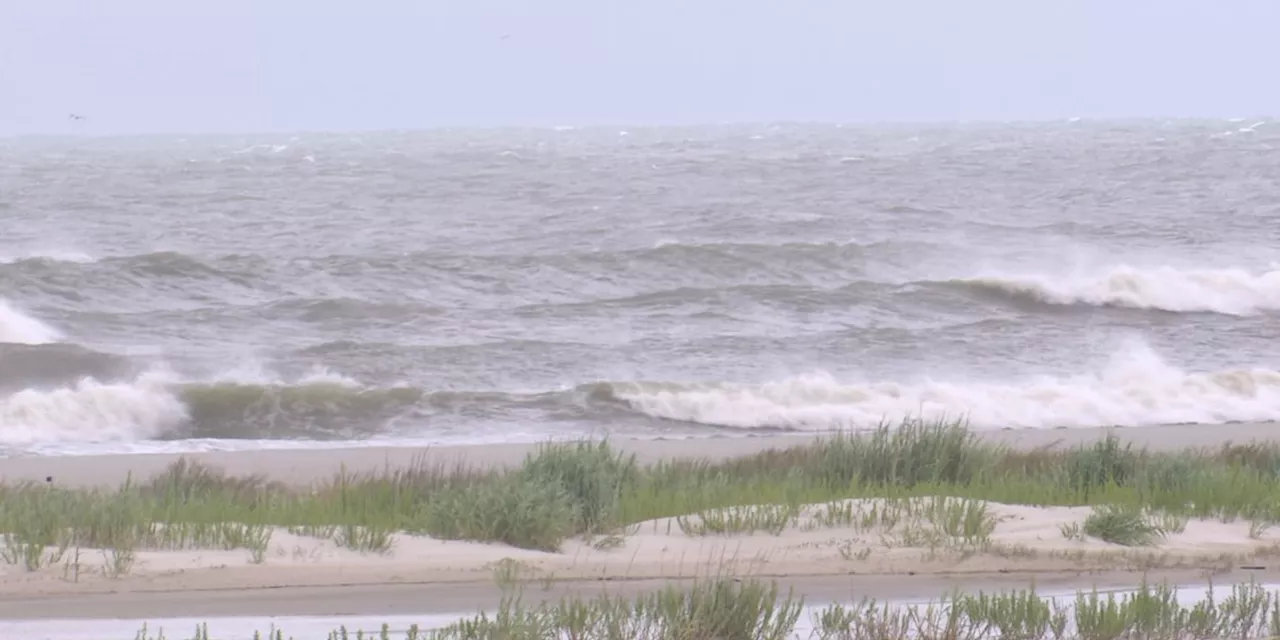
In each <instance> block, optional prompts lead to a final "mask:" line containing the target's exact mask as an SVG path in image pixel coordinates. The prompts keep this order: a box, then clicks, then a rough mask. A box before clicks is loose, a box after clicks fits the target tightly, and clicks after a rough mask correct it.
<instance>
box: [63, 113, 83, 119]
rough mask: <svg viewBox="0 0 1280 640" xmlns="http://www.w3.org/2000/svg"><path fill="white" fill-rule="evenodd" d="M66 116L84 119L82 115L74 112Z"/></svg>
mask: <svg viewBox="0 0 1280 640" xmlns="http://www.w3.org/2000/svg"><path fill="white" fill-rule="evenodd" d="M67 117H68V118H70V119H71V120H84V116H82V115H79V114H75V113H73V114H70V115H68V116H67Z"/></svg>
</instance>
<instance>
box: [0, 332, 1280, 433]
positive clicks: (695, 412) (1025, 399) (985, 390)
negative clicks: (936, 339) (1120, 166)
mask: <svg viewBox="0 0 1280 640" xmlns="http://www.w3.org/2000/svg"><path fill="white" fill-rule="evenodd" d="M529 411H534V412H536V413H537V414H538V417H542V418H546V417H548V416H550V417H555V418H559V419H574V418H579V419H580V418H589V419H593V420H604V419H615V420H616V419H618V418H622V417H626V416H631V417H632V418H640V419H658V420H663V421H672V422H675V423H691V424H698V425H705V426H711V427H717V428H723V429H731V430H744V429H746V430H750V429H771V430H777V429H785V430H797V431H810V430H811V431H825V430H830V429H858V428H870V427H874V426H876V425H877V424H879V423H880V422H882V421H884V420H896V419H898V418H901V417H903V416H905V415H916V416H922V417H925V418H946V417H950V418H954V417H957V416H965V417H967V418H968V420H969V422H970V424H971V425H972V426H973V427H974V428H978V429H997V428H1004V427H1023V428H1052V427H1059V426H1065V427H1098V426H1145V425H1159V424H1186V423H1202V424H1221V423H1229V422H1246V421H1274V420H1280V371H1275V370H1271V369H1261V368H1252V369H1248V368H1242V369H1234V370H1221V371H1211V372H1187V371H1182V370H1179V369H1177V368H1175V367H1172V366H1170V365H1168V364H1167V363H1165V362H1164V361H1162V360H1161V359H1160V358H1159V357H1158V356H1156V355H1155V354H1154V353H1152V352H1150V351H1149V350H1147V349H1146V348H1131V349H1129V350H1126V351H1124V352H1121V353H1118V354H1116V356H1115V357H1114V358H1113V359H1112V361H1111V362H1110V363H1108V364H1107V365H1106V366H1105V367H1102V368H1101V369H1100V370H1099V371H1096V372H1086V373H1082V374H1079V375H1073V376H1057V377H1051V376H1042V377H1034V378H1026V379H1021V380H1010V381H1003V382H972V381H964V380H953V381H947V380H922V381H917V382H905V381H881V382H854V381H841V380H838V379H836V378H834V377H832V376H830V375H826V374H812V375H804V376H796V377H792V378H787V379H782V380H777V381H773V382H767V383H763V384H743V383H728V382H714V383H678V382H624V381H612V382H609V381H605V382H595V383H587V384H581V385H578V386H576V387H572V388H566V389H561V390H549V391H544V392H533V393H508V392H499V391H439V390H427V389H421V388H417V387H412V386H400V387H376V386H367V385H362V384H359V383H357V382H355V381H351V380H346V379H343V378H341V377H335V376H332V375H317V376H311V377H308V378H304V379H301V380H297V381H294V382H261V381H259V382H247V381H243V382H242V381H222V382H190V381H183V380H180V379H178V378H177V377H176V376H174V375H172V374H167V373H164V372H157V371H151V372H148V373H145V374H143V375H141V376H138V377H137V378H135V379H133V380H130V381H125V382H99V381H96V380H93V379H91V378H85V379H82V380H79V381H77V382H75V383H74V384H70V385H66V386H62V387H58V388H56V389H46V390H37V389H24V390H22V391H19V392H17V393H13V394H11V395H8V396H5V397H2V398H0V445H8V446H23V445H31V444H46V443H66V442H76V443H84V442H131V441H140V440H173V439H181V438H213V439H281V440H333V439H343V440H350V439H366V438H369V437H373V436H377V435H382V434H387V433H395V434H397V435H410V436H413V435H430V431H431V429H432V428H433V426H435V425H438V424H439V421H442V420H443V421H448V420H449V419H450V418H452V417H456V416H458V415H464V416H467V417H475V416H490V417H495V416H507V417H510V416H515V415H523V416H526V417H529V414H528V412H529Z"/></svg>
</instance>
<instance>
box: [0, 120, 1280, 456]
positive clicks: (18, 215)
mask: <svg viewBox="0 0 1280 640" xmlns="http://www.w3.org/2000/svg"><path fill="white" fill-rule="evenodd" d="M1278 151H1280V122H1277V121H1274V120H1266V119H1262V120H1259V119H1247V120H1177V121H1170V120H1144V121H1089V120H1083V121H1062V122H1056V123H1043V124H990V125H955V126H933V127H928V126H906V125H903V126H880V127H876V126H870V125H867V126H846V127H842V126H837V125H768V124H759V125H736V126H721V127H701V128H630V129H625V130H619V129H618V128H586V129H572V128H559V129H506V130H438V131H432V132H388V133H376V134H374V133H369V134H305V135H302V134H299V135H261V136H223V137H197V136H191V137H176V136H168V137H166V136H152V137H138V138H13V139H7V140H0V216H3V218H4V220H5V232H4V235H3V238H2V239H0V297H2V298H3V302H0V451H7V452H10V453H16V452H41V453H55V452H93V451H154V450H194V449H207V448H244V447H261V446H313V445H314V444H316V443H326V444H336V443H341V442H347V441H360V442H377V443H416V444H421V443H424V442H490V441H511V440H531V439H543V438H546V437H578V436H582V435H586V434H601V433H613V434H620V435H637V436H645V437H655V436H664V437H675V436H681V437H684V436H712V435H716V436H743V435H749V434H755V433H766V432H767V433H774V432H779V431H810V430H825V429H830V428H866V427H872V426H874V425H876V424H877V423H878V422H879V421H881V420H885V419H887V420H891V421H896V420H898V419H900V418H902V417H903V416H904V415H907V414H917V415H918V414H924V415H927V416H941V415H947V416H960V415H962V414H967V415H968V417H969V419H970V421H971V424H972V425H973V426H974V427H975V428H978V429H999V428H1004V427H1023V428H1053V427H1089V426H1104V425H1126V426H1147V425H1157V424H1172V423H1197V424H1204V425H1206V428H1211V427H1210V426H1209V425H1213V424H1221V423H1225V422H1233V421H1274V420H1280V340H1278V338H1280V323H1278V322H1277V318H1278V317H1280V266H1278V265H1277V264H1276V263H1277V262H1280V260H1277V258H1276V255H1275V247H1277V246H1280V225H1276V224H1275V220H1276V219H1277V216H1280V210H1278V208H1277V207H1278V205H1277V204H1276V203H1277V202H1280V155H1277V152H1278Z"/></svg>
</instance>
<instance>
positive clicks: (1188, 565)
mask: <svg viewBox="0 0 1280 640" xmlns="http://www.w3.org/2000/svg"><path fill="white" fill-rule="evenodd" d="M971 433H972V434H973V435H974V436H976V437H977V438H978V439H979V440H980V441H983V442H988V443H999V444H1002V445H1005V446H1008V447H1010V448H1012V449H1020V450H1040V449H1061V448H1070V447H1074V446H1076V445H1080V444H1087V443H1090V442H1096V441H1097V440H1099V439H1102V438H1105V437H1108V436H1115V437H1117V438H1119V439H1120V441H1121V442H1122V443H1127V444H1131V445H1132V446H1134V447H1135V448H1138V449H1144V448H1145V449H1149V450H1152V451H1160V452H1170V451H1179V450H1186V449H1215V448H1218V447H1221V446H1222V445H1224V444H1226V443H1228V442H1234V443H1237V444H1243V443H1247V442H1250V441H1268V440H1271V441H1274V440H1280V425H1278V424H1276V423H1251V424H1235V425H1211V426H1206V425H1184V426H1172V427H1143V428H1108V429H1054V430H1030V429H1029V430H1002V431H989V432H983V431H973V432H971ZM823 435H827V434H821V433H819V434H810V435H786V436H760V437H744V438H715V439H702V440H696V441H690V440H627V439H621V438H610V439H609V440H610V442H611V444H613V445H614V446H615V447H616V448H617V449H619V450H621V451H623V452H626V453H631V454H635V456H636V458H637V461H638V462H639V463H640V464H641V465H649V464H653V463H656V462H660V461H672V460H678V459H705V460H710V461H722V460H725V459H730V458H737V457H744V456H749V455H752V454H757V453H760V452H762V451H766V450H770V449H780V448H786V447H792V446H797V445H803V444H806V443H808V442H811V441H812V440H813V439H816V438H820V437H822V436H823ZM538 446H539V445H537V444H523V443H520V444H515V443H512V444H499V445H468V446H449V447H431V448H418V447H413V448H354V449H353V448H348V449H297V450H265V451H237V452H207V453H198V454H130V455H103V456H70V457H38V456H32V457H25V458H9V459H0V482H3V483H8V484H13V483H21V482H28V481H30V482H34V483H37V484H41V485H43V484H46V478H47V477H52V478H53V479H52V481H51V482H52V484H53V485H55V486H58V487H63V488H93V487H106V488H110V489H114V488H116V487H118V486H120V485H121V484H122V483H124V482H125V481H126V480H127V479H130V478H131V479H132V480H133V481H145V480H147V479H148V478H149V477H150V476H152V475H154V474H156V473H158V472H161V471H163V470H164V469H165V468H166V467H167V466H168V465H170V464H172V463H173V462H174V461H176V460H178V459H180V458H187V459H188V460H192V461H197V462H200V463H203V464H206V465H208V466H210V467H212V468H214V469H216V470H219V471H222V472H224V473H226V474H228V475H230V476H245V475H250V474H260V475H263V476H266V478H268V479H270V480H275V481H280V482H283V483H286V484H292V485H296V486H306V485H310V484H313V483H315V482H318V481H325V480H330V479H332V478H333V477H334V475H335V474H336V473H338V472H340V471H343V470H345V471H346V472H347V473H350V474H362V473H371V472H380V471H384V470H386V469H387V468H398V467H406V466H410V465H413V464H415V463H417V464H424V463H425V464H428V465H442V466H443V467H445V468H449V467H452V466H454V465H459V464H466V465H469V466H472V467H475V468H500V467H508V466H514V465H518V464H520V463H522V462H523V461H524V460H525V457H526V455H528V454H529V453H531V452H534V451H536V450H537V448H538ZM851 500H852V499H851ZM876 500H879V499H872V500H870V501H868V500H861V501H859V500H853V502H860V503H861V504H863V505H864V506H868V507H869V508H873V509H874V508H875V507H874V505H872V504H871V503H873V502H875V501H876ZM810 506H813V505H810ZM858 508H859V509H861V507H858ZM988 508H989V509H990V510H991V514H992V516H993V517H994V518H995V520H993V522H994V523H998V524H993V526H995V527H996V529H995V531H994V532H993V534H992V540H993V541H995V542H997V543H999V544H1000V545H1002V546H1001V549H1003V550H1002V551H1000V552H996V551H994V548H993V550H992V551H988V552H980V553H978V554H976V555H972V554H970V555H965V554H960V555H957V556H955V557H948V558H945V559H935V558H932V557H931V556H928V555H927V554H926V549H923V548H921V549H916V548H915V545H913V544H905V546H903V545H899V544H894V545H890V544H889V543H887V542H884V539H883V538H882V537H881V538H877V537H876V536H877V535H880V534H875V533H874V532H872V533H870V534H868V535H862V534H857V535H854V536H853V538H850V535H851V533H853V532H852V531H837V530H834V529H822V528H805V527H803V526H800V524H801V523H800V522H799V521H798V520H797V522H796V524H795V525H794V526H789V527H788V529H787V531H786V532H785V533H781V534H775V535H766V534H763V533H759V534H753V533H745V534H731V535H724V536H719V535H710V536H690V535H686V534H684V533H681V532H680V528H679V527H673V524H672V523H673V520H674V518H660V519H657V520H648V521H645V522H642V523H639V524H637V529H636V530H635V531H633V532H631V533H628V534H627V535H626V537H625V540H626V541H625V544H624V545H623V546H622V547H619V548H613V547H608V548H606V547H598V546H595V545H594V544H592V543H589V542H587V541H584V540H577V539H573V540H569V541H567V542H566V543H565V544H564V546H563V548H562V549H560V550H558V551H534V550H530V549H527V548H517V547H512V546H507V545H504V544H499V543H481V542H469V541H464V540H451V541H448V540H437V539H433V538H429V537H422V536H407V535H397V540H396V542H395V546H394V549H393V552H392V553H390V554H383V555H379V554H375V553H363V552H357V551H353V550H345V549H341V548H339V547H338V546H335V544H334V542H333V541H332V540H329V539H321V538H315V537H309V536H308V535H307V534H303V533H297V532H292V531H289V530H287V529H285V528H280V527H277V528H276V529H275V531H274V534H273V536H272V538H271V539H270V540H271V542H270V544H271V547H270V553H268V554H267V555H266V556H265V558H266V561H265V564H262V560H261V559H260V560H259V561H257V562H252V561H250V560H249V558H248V554H247V553H246V552H245V551H244V550H243V549H236V550H221V549H216V548H201V549H191V550H186V551H161V550H156V551H151V550H140V551H139V552H138V558H137V560H138V563H139V565H138V566H139V567H141V568H142V570H141V571H140V572H137V573H133V574H128V575H124V576H122V577H117V578H109V577H106V576H102V577H95V576H93V575H90V574H86V575H90V577H89V578H86V579H83V580H82V579H81V575H80V574H79V573H76V577H75V580H71V579H69V578H68V577H67V576H66V575H65V569H64V568H63V567H62V566H54V565H50V566H47V567H45V568H42V569H40V570H39V571H34V572H31V571H24V570H22V569H21V568H20V567H19V566H15V565H14V564H9V565H4V564H0V619H11V620H12V619H58V618H67V617H68V616H69V615H70V617H73V618H106V617H111V618H148V617H199V616H210V617H222V616H246V615H249V616H251V615H262V616H273V615H316V616H320V615H343V614H352V615H379V614H382V615H398V614H423V615H426V614H431V613H454V612H457V611H474V610H477V609H480V608H486V609H492V607H494V606H495V605H496V604H497V602H498V600H499V599H500V597H501V595H502V588H501V586H500V585H499V584H498V583H497V582H496V581H495V576H497V575H498V569H497V568H498V567H500V566H502V565H503V564H504V563H511V564H516V565H521V566H522V567H528V568H531V570H532V571H534V572H533V573H530V574H523V573H522V575H526V576H527V577H526V578H524V580H525V581H526V583H527V585H526V588H525V594H526V598H527V599H528V600H530V601H536V600H542V599H551V600H558V599H559V598H561V597H564V596H566V595H574V594H578V595H584V596H588V597H589V596H591V595H595V594H598V593H600V592H601V591H608V592H610V593H614V594H619V595H628V594H635V593H637V592H640V591H647V590H651V589H654V588H659V587H661V586H662V585H664V584H666V583H669V582H672V581H682V580H688V579H691V578H696V577H707V576H709V575H711V574H714V573H716V571H717V569H719V570H721V571H725V570H727V571H729V572H730V575H733V576H735V577H743V578H746V577H758V578H762V579H768V580H776V581H777V582H778V583H779V586H780V588H781V589H782V590H783V591H785V590H786V589H788V588H793V589H794V590H795V593H796V595H799V596H803V597H805V599H806V600H807V601H808V602H810V603H814V604H822V603H830V602H849V601H856V600H860V599H861V598H862V597H863V596H870V597H874V598H876V599H878V600H885V599H928V598H936V597H940V596H942V595H944V594H945V593H946V592H947V591H949V590H951V589H954V588H956V587H962V588H963V589H964V590H965V591H971V592H977V591H988V592H990V591H992V590H1000V589H1014V588H1026V587H1028V586H1030V585H1031V584H1032V583H1034V584H1035V585H1036V587H1037V589H1041V590H1043V589H1057V590H1074V589H1086V590H1087V589H1089V588H1092V587H1097V588H1099V589H1104V588H1125V587H1133V586H1135V585H1137V584H1138V583H1139V582H1141V581H1142V580H1143V579H1144V578H1145V579H1147V580H1151V581H1156V582H1160V581H1168V582H1170V583H1176V584H1184V585H1191V584H1203V583H1204V582H1206V581H1207V580H1210V579H1211V580H1213V582H1214V583H1215V584H1225V583H1228V582H1232V581H1235V582H1241V581H1250V580H1252V581H1256V582H1259V583H1264V582H1266V583H1277V582H1280V532H1276V531H1265V530H1259V531H1257V532H1256V535H1254V532H1252V531H1249V529H1250V525H1249V523H1247V522H1243V521H1236V522H1232V523H1228V522H1225V521H1224V522H1217V521H1215V520H1213V519H1212V518H1210V519H1204V520H1192V521H1191V522H1190V523H1189V524H1184V526H1185V527H1186V532H1185V533H1182V532H1181V530H1180V531H1179V533H1178V535H1176V536H1171V537H1170V538H1169V539H1168V540H1167V541H1166V542H1165V543H1162V544H1161V545H1160V546H1159V547H1149V548H1134V547H1124V546H1116V545H1114V544H1111V543H1106V542H1103V541H1100V540H1096V539H1092V538H1091V539H1089V540H1085V539H1084V538H1081V539H1079V540H1075V539H1068V538H1067V536H1066V534H1065V533H1061V534H1060V533H1059V531H1060V527H1061V526H1065V525H1067V524H1070V523H1072V522H1079V521H1081V519H1082V518H1084V517H1085V516H1086V515H1087V512H1088V511H1089V510H1088V508H1081V507H1035V506H1018V505H1006V504H999V503H994V502H992V503H988ZM806 513H808V515H804V516H803V518H804V519H806V521H810V522H811V521H812V520H813V518H815V517H816V515H815V514H814V513H809V512H806ZM859 513H862V512H861V511H859ZM664 530H665V533H664ZM1246 531H1249V534H1248V535H1246ZM863 533H866V532H865V531H864V532H863ZM859 535H862V537H861V538H858V536H859ZM837 538H839V539H840V540H844V541H850V540H854V539H858V540H861V542H858V544H859V545H866V552H867V553H868V554H869V555H868V556H867V557H862V558H860V559H858V560H856V561H855V560H853V559H852V557H851V556H850V555H849V554H848V552H849V551H851V550H853V549H852V547H851V548H850V549H846V550H838V548H837V546H838V545H837V543H838V542H839V540H837ZM873 547H875V548H876V549H879V550H878V551H875V552H874V554H873ZM859 548H861V547H859ZM1036 550H1038V551H1036ZM84 551H85V553H86V554H89V555H91V556H92V557H90V558H89V559H88V562H90V563H93V564H95V566H97V565H103V563H104V561H106V562H107V563H109V562H110V560H109V558H107V553H106V551H103V550H98V549H91V548H86V549H85V550H84ZM264 551H265V550H264ZM1028 552H1030V553H1028ZM79 553H80V549H79V548H77V549H76V554H77V556H76V560H75V562H76V563H77V564H76V565H75V566H77V567H78V566H79V564H78V563H80V562H81V559H80V557H79ZM929 553H931V552H929ZM946 553H950V552H946ZM1037 554H1038V555H1037ZM1250 554H1253V555H1250ZM1156 555H1160V556H1161V557H1160V558H1156V557H1155V556H1156ZM842 557H843V561H842V560H841V558H842ZM868 558H869V559H868ZM520 570H521V571H522V572H523V571H524V569H523V568H522V569H520ZM78 571H79V569H77V572H78ZM94 571H102V569H100V568H99V569H94Z"/></svg>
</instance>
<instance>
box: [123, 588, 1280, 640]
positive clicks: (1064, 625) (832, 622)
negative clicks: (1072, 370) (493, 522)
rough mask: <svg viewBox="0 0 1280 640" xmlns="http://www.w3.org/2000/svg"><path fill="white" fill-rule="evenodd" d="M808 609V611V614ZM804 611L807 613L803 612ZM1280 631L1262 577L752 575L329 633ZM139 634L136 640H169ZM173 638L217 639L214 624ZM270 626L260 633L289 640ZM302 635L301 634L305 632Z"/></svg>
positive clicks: (1023, 635)
mask: <svg viewBox="0 0 1280 640" xmlns="http://www.w3.org/2000/svg"><path fill="white" fill-rule="evenodd" d="M806 613H807V614H808V615H806ZM806 618H807V619H806ZM1275 637H1280V597H1278V596H1277V594H1276V593H1274V592H1272V591H1268V590H1267V589H1265V588H1263V587H1262V586H1260V585H1257V584H1253V583H1249V584H1241V585H1236V586H1234V587H1232V588H1231V591H1230V593H1229V595H1227V596H1226V597H1222V598H1219V597H1217V595H1216V594H1215V593H1213V590H1212V589H1210V592H1209V593H1208V595H1207V596H1206V597H1205V598H1203V599H1202V600H1200V601H1199V602H1195V603H1192V604H1189V605H1188V604H1184V603H1182V602H1179V598H1178V594H1177V592H1176V590H1175V589H1174V588H1171V587H1169V586H1168V585H1164V584H1161V585H1149V584H1143V585H1141V586H1140V587H1139V588H1138V589H1136V590H1135V591H1134V592H1132V593H1124V594H1116V593H1107V594H1099V593H1098V592H1097V591H1096V590H1090V591H1081V592H1078V593H1077V594H1076V595H1075V597H1074V598H1064V599H1048V598H1044V597H1042V596H1041V595H1039V594H1037V593H1036V592H1035V590H1034V589H1028V590H1020V591H1013V592H1008V593H1000V594H986V593H978V594H966V593H955V594H952V595H951V596H949V597H947V598H944V599H942V600H940V601H938V602H934V603H931V604H928V605H895V604H891V603H879V602H876V601H875V600H871V599H866V600H863V601H861V602H859V603H857V604H854V605H839V604H836V605H830V606H827V607H825V608H823V609H817V610H814V609H808V608H806V607H805V605H804V601H803V599H802V598H800V597H797V596H795V595H794V594H792V593H785V594H783V593H780V592H779V590H778V588H777V586H776V585H775V584H773V583H767V582H763V581H757V580H734V579H731V578H725V577H714V578H709V579H704V580H701V581H699V582H696V583H694V584H693V585H692V586H690V587H685V588H680V587H675V586H669V587H667V588H665V589H662V590H659V591H655V592H652V593H648V594H645V595H642V596H639V597H637V598H633V599H627V598H620V597H616V596H611V595H607V594H604V595H600V596H597V597H594V598H587V599H580V598H574V599H564V600H561V601H559V602H551V603H543V604H539V605H536V606H535V605H528V604H525V603H524V602H523V600H522V598H521V594H520V592H519V591H518V590H516V591H513V592H512V593H511V594H510V595H509V596H508V597H507V598H505V599H504V600H503V601H502V603H501V604H500V605H499V607H498V609H497V610H496V611H494V612H492V613H482V614H480V615H477V616H475V617H473V618H469V619H464V620H460V621H458V622H456V623H454V624H452V625H449V626H447V627H445V628H443V629H431V630H427V629H420V628H418V627H411V628H410V629H408V630H405V631H399V632H395V633H393V632H392V631H391V629H390V628H389V627H387V626H385V625H384V626H383V627H382V629H381V631H380V632H375V633H365V632H362V631H357V632H349V631H348V630H346V629H339V630H337V631H334V632H332V633H331V634H329V640H349V639H357V638H358V639H366V638H367V639H369V640H374V639H379V640H391V639H393V638H395V639H397V640H398V639H404V640H428V639H431V640H490V639H492V640H498V639H502V640H560V639H562V638H574V639H584V640H585V639H592V640H650V639H652V640H704V639H707V638H719V639H722V640H784V639H786V640H790V639H797V640H804V639H814V640H906V639H907V638H915V639H919V640H957V639H965V640H985V639H1008V638H1016V639H1018V640H1041V639H1046V640H1047V639H1054V640H1067V639H1070V640H1116V639H1119V638H1153V639H1154V638H1159V639H1160V640H1173V639H1179V638H1239V639H1242V640H1248V639H1263V638H1275ZM165 638H166V636H165V635H164V633H163V632H161V633H159V634H158V635H151V634H149V633H148V631H147V630H146V629H143V630H142V631H140V632H139V633H138V635H137V640H162V639H165ZM167 638H168V640H180V639H190V640H212V638H211V636H210V635H209V632H208V629H207V627H202V628H199V629H196V630H195V634H194V635H193V636H168V637H167ZM286 638H290V636H287V635H285V633H284V632H283V631H272V632H269V633H268V634H266V635H262V636H258V637H257V640H267V639H271V640H285V639H286ZM298 640H302V639H298Z"/></svg>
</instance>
